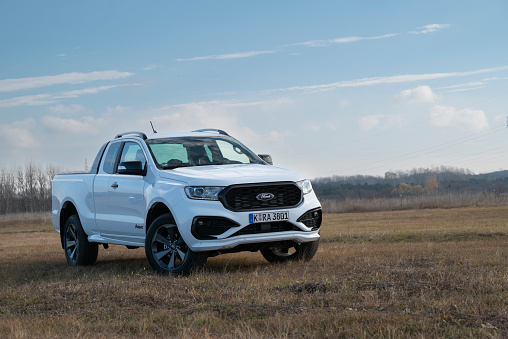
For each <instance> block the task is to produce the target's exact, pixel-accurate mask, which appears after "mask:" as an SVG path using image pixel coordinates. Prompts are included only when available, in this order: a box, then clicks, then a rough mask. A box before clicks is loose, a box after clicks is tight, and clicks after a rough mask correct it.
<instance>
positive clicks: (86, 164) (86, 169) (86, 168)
mask: <svg viewBox="0 0 508 339" xmlns="http://www.w3.org/2000/svg"><path fill="white" fill-rule="evenodd" d="M85 172H88V162H87V159H86V158H85Z"/></svg>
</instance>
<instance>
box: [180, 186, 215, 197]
mask: <svg viewBox="0 0 508 339" xmlns="http://www.w3.org/2000/svg"><path fill="white" fill-rule="evenodd" d="M223 189H224V187H222V186H187V187H185V193H186V194H187V196H188V197H189V198H190V199H197V200H219V193H220V192H221V191H222V190H223Z"/></svg>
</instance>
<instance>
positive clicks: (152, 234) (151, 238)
mask: <svg viewBox="0 0 508 339" xmlns="http://www.w3.org/2000/svg"><path fill="white" fill-rule="evenodd" d="M145 253H146V258H147V259H148V263H149V264H150V266H151V267H152V268H153V269H154V270H155V271H157V272H159V273H162V274H168V273H171V274H173V275H187V274H189V273H191V272H192V271H194V270H197V269H200V268H202V267H203V266H204V265H205V263H206V260H207V258H208V253H206V252H194V251H192V250H191V249H190V248H189V247H188V246H187V244H186V243H185V241H184V240H183V238H182V236H181V235H180V232H179V231H178V227H177V226H176V224H175V222H174V221H173V218H172V217H171V216H170V215H169V214H164V215H161V216H160V217H158V218H157V219H155V220H154V221H153V222H152V224H151V225H150V228H149V229H148V233H147V234H146V240H145Z"/></svg>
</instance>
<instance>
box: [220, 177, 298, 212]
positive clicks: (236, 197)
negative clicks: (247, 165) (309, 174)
mask: <svg viewBox="0 0 508 339" xmlns="http://www.w3.org/2000/svg"><path fill="white" fill-rule="evenodd" d="M261 193H271V194H273V196H274V198H273V199H271V200H268V201H260V200H258V199H257V198H256V196H258V195H259V194H261ZM220 200H221V202H222V204H223V205H224V207H226V208H227V209H228V210H231V211H256V210H265V209H278V208H286V207H294V206H297V205H298V204H300V202H301V201H302V191H301V190H300V188H298V186H296V184H294V183H274V184H247V185H233V186H229V187H228V188H226V189H225V190H224V191H223V193H222V194H221V197H220Z"/></svg>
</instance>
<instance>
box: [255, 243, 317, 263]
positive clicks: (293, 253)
mask: <svg viewBox="0 0 508 339" xmlns="http://www.w3.org/2000/svg"><path fill="white" fill-rule="evenodd" d="M318 248H319V239H318V240H316V241H311V242H305V243H302V244H297V243H294V246H292V247H288V248H268V249H263V250H261V254H262V255H263V257H264V258H265V259H266V260H267V261H268V262H270V263H284V262H288V261H297V260H303V261H309V260H310V259H312V258H313V257H314V255H315V254H316V252H317V250H318Z"/></svg>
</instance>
